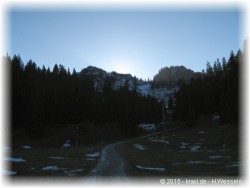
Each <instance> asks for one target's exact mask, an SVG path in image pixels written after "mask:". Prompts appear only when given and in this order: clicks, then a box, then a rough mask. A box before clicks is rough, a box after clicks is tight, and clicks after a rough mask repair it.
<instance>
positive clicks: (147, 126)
mask: <svg viewBox="0 0 250 188" xmlns="http://www.w3.org/2000/svg"><path fill="white" fill-rule="evenodd" d="M138 127H139V128H141V129H143V130H145V131H154V130H156V127H155V124H140V125H138Z"/></svg>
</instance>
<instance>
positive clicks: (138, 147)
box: [134, 144, 146, 150]
mask: <svg viewBox="0 0 250 188" xmlns="http://www.w3.org/2000/svg"><path fill="white" fill-rule="evenodd" d="M134 147H135V148H137V149H139V150H145V149H146V148H145V147H144V146H143V145H141V144H134Z"/></svg>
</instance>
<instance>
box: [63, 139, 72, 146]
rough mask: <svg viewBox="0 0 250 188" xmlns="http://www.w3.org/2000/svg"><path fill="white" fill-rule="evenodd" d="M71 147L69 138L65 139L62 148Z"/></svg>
mask: <svg viewBox="0 0 250 188" xmlns="http://www.w3.org/2000/svg"><path fill="white" fill-rule="evenodd" d="M69 147H71V144H70V140H67V141H66V142H65V143H64V144H63V145H62V148H69Z"/></svg>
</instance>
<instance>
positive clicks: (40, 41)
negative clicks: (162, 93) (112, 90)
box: [7, 7, 247, 79]
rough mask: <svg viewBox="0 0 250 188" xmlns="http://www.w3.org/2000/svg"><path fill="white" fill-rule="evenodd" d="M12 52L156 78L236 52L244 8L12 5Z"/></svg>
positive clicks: (41, 61)
mask: <svg viewBox="0 0 250 188" xmlns="http://www.w3.org/2000/svg"><path fill="white" fill-rule="evenodd" d="M8 33H9V36H8V48H7V50H8V53H9V54H10V56H13V55H14V54H19V55H20V56H21V58H22V60H23V62H24V63H26V62H27V61H28V60H29V59H32V60H33V61H34V62H35V63H36V64H37V65H38V66H40V67H42V65H45V67H50V69H52V68H53V66H54V64H62V65H64V66H65V68H66V69H67V68H70V70H71V71H72V70H73V68H75V69H76V71H80V70H81V69H83V68H86V67H87V66H90V65H91V66H96V67H99V68H102V69H104V70H106V71H108V72H111V71H116V72H119V73H131V74H132V75H133V76H136V77H138V78H142V79H148V78H149V79H153V77H154V75H156V74H157V73H158V71H159V70H160V69H161V68H163V67H166V66H168V67H169V66H179V65H183V66H185V67H186V68H189V69H192V70H194V71H202V69H206V63H207V61H209V62H210V63H211V64H213V62H214V61H215V60H216V59H217V58H219V59H222V57H226V59H228V57H229V55H230V52H231V51H234V52H235V53H237V51H238V49H239V48H241V49H242V46H243V41H244V39H245V38H246V37H247V36H244V35H242V12H241V10H240V9H239V8H237V7H236V8H230V9H229V8H228V9H218V8H217V9H200V10H199V9H193V10H192V9H190V8H189V9H167V8H165V9H152V10H150V9H149V8H148V9H146V10H143V9H140V10H135V9H131V10H130V9H124V10H120V9H119V10H116V9H101V10H94V9H93V10H91V9H84V8H83V9H63V10H60V9H54V10H53V9H46V8H44V9H31V8H30V9H29V8H27V9H24V8H22V9H18V8H12V9H9V11H8Z"/></svg>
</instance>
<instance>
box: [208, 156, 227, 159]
mask: <svg viewBox="0 0 250 188" xmlns="http://www.w3.org/2000/svg"><path fill="white" fill-rule="evenodd" d="M222 158H226V159H228V158H229V157H228V156H221V155H214V156H209V159H222Z"/></svg>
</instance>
